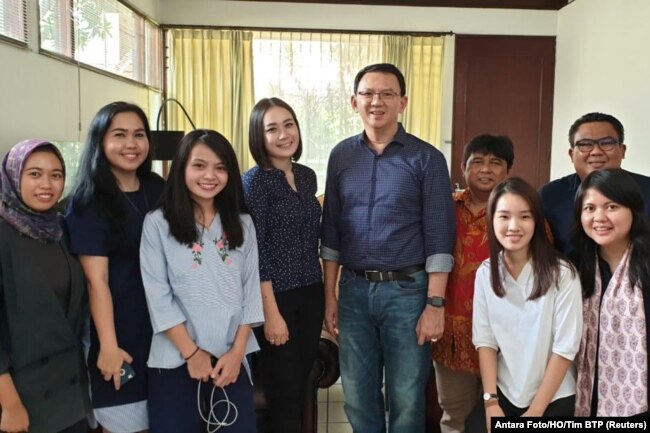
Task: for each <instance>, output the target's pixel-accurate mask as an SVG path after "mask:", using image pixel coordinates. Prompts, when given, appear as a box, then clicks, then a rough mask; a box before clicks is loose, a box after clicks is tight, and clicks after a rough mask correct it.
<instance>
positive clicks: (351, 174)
mask: <svg viewBox="0 0 650 433" xmlns="http://www.w3.org/2000/svg"><path fill="white" fill-rule="evenodd" d="M405 92H406V85H405V82H404V76H403V75H402V73H401V72H400V71H399V69H397V68H396V67H395V66H394V65H391V64H385V63H382V64H376V65H370V66H367V67H365V68H363V69H362V70H361V71H360V72H359V73H358V74H357V76H356V78H355V81H354V95H353V96H352V99H351V102H352V108H353V109H354V110H355V111H356V112H357V113H359V115H360V117H361V120H362V121H363V125H364V132H363V133H361V134H359V135H357V136H353V137H350V138H348V139H346V140H343V141H342V142H341V143H339V144H338V145H337V146H336V147H335V148H334V149H333V150H332V153H331V155H330V159H329V164H328V169H327V182H326V188H325V203H324V209H323V228H322V233H323V235H322V246H321V257H322V258H323V261H324V274H325V324H326V326H327V328H328V330H329V331H330V332H337V330H338V332H340V335H339V343H340V360H341V376H342V380H343V392H344V394H345V411H346V414H347V416H348V419H349V421H350V424H351V425H352V429H353V430H354V431H356V432H364V433H375V432H376V433H381V432H385V431H386V425H385V408H384V404H383V402H384V400H383V398H382V392H381V388H382V376H383V374H385V377H386V390H387V394H388V400H389V401H390V410H389V412H390V417H389V430H390V431H391V432H395V433H401V432H404V433H409V432H423V431H424V428H425V425H424V424H425V423H424V419H425V416H424V414H425V393H424V389H425V385H426V382H427V378H428V373H429V366H430V361H429V341H437V339H438V338H440V337H441V336H442V333H443V328H444V296H445V287H446V284H447V276H448V273H449V271H451V269H452V266H453V256H452V253H453V249H454V244H455V241H456V228H455V216H454V208H453V203H452V200H451V184H450V181H449V172H448V169H447V164H446V162H445V159H444V157H443V155H442V154H441V153H440V152H439V151H438V150H437V149H436V148H434V147H433V146H431V145H430V144H428V143H425V142H424V141H422V140H420V139H418V138H417V137H415V136H413V135H410V134H408V133H406V131H405V130H404V128H403V127H402V125H401V124H400V123H398V116H399V114H401V113H402V112H403V111H404V109H405V108H406V104H407V101H408V100H407V97H406V96H405ZM340 266H342V267H343V268H342V269H343V270H342V272H341V276H340V281H339V299H338V301H337V297H336V294H335V287H336V280H337V277H338V274H339V269H340Z"/></svg>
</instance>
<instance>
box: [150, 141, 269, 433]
mask: <svg viewBox="0 0 650 433" xmlns="http://www.w3.org/2000/svg"><path fill="white" fill-rule="evenodd" d="M243 200H244V199H243V193H242V185H241V178H240V175H239V166H238V164H237V159H236V157H235V153H234V151H233V149H232V146H231V145H230V143H229V142H228V141H227V140H226V139H225V138H224V137H223V136H222V135H221V134H219V133H218V132H216V131H211V130H204V129H201V130H195V131H192V132H190V133H189V134H187V135H186V136H185V137H184V138H183V140H182V141H181V143H180V147H179V150H178V153H177V155H176V157H175V158H174V160H173V162H172V166H171V170H170V173H169V179H168V184H167V187H166V189H165V191H164V193H163V204H162V206H161V207H160V208H159V209H157V210H156V211H154V212H152V213H150V214H149V215H147V217H146V219H145V222H144V228H143V233H142V242H141V247H140V260H141V266H142V279H143V282H144V287H145V293H146V295H147V304H148V306H149V312H150V316H151V324H152V326H153V332H154V336H153V340H152V343H151V352H150V356H149V361H148V365H149V368H150V370H149V383H150V399H149V414H150V428H151V433H166V432H169V433H177V432H181V431H193V432H195V431H199V429H202V428H205V423H206V422H209V423H210V424H211V426H212V428H214V426H215V425H221V429H223V430H224V431H226V432H241V433H254V432H255V431H256V426H255V409H254V406H253V389H252V385H251V381H250V368H249V366H248V363H247V360H246V355H247V354H249V353H251V352H254V351H256V350H258V349H259V346H258V345H257V341H256V340H255V337H254V335H253V334H252V332H251V328H252V327H254V326H257V325H260V324H261V323H262V322H263V321H264V316H263V312H262V301H261V294H260V286H259V284H260V281H259V271H258V256H257V242H256V237H255V228H254V226H253V222H252V220H251V218H250V216H248V215H246V214H245V213H244V201H243ZM242 367H243V368H242ZM207 381H211V382H212V384H211V385H214V387H218V388H220V389H221V390H214V391H216V392H215V396H214V397H215V398H214V399H213V396H212V393H213V386H205V385H204V386H201V382H207ZM197 387H198V388H199V389H198V390H197ZM222 392H223V394H222ZM197 393H199V395H200V398H199V406H200V407H197ZM225 396H227V397H225ZM222 398H227V399H228V400H229V401H230V402H231V403H232V404H234V406H236V410H235V409H234V408H233V407H232V405H230V404H218V405H216V406H215V403H216V400H217V399H222ZM211 408H212V409H211ZM208 420H209V421H208Z"/></svg>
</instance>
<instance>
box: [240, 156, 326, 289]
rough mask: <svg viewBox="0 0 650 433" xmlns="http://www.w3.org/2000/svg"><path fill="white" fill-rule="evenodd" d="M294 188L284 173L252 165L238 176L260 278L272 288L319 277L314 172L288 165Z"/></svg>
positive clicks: (293, 286)
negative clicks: (253, 233) (252, 231)
mask: <svg viewBox="0 0 650 433" xmlns="http://www.w3.org/2000/svg"><path fill="white" fill-rule="evenodd" d="M293 176H294V179H295V182H296V189H297V191H294V190H293V189H292V188H291V187H290V186H289V183H288V182H287V179H286V177H285V176H284V173H283V172H282V171H280V170H278V169H275V168H271V169H268V170H262V169H261V168H259V167H253V168H252V169H250V170H249V171H247V172H246V173H244V175H243V177H242V181H243V183H244V197H245V199H246V205H247V206H248V209H249V210H250V213H251V216H252V217H253V222H254V223H255V231H256V232H257V244H258V247H259V255H260V281H271V283H272V284H273V291H274V292H281V291H286V290H291V289H296V288H298V287H304V286H309V285H311V284H314V283H317V282H320V281H322V279H323V276H322V271H321V266H320V262H319V260H318V235H319V232H320V217H321V208H320V204H319V203H318V199H316V174H315V173H314V171H313V170H312V169H310V168H308V167H305V166H304V165H300V164H296V163H294V164H293Z"/></svg>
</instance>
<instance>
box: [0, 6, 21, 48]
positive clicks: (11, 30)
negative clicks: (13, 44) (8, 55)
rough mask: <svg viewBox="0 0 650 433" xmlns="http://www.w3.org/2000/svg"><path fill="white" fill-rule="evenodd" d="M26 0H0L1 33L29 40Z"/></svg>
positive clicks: (13, 37)
mask: <svg viewBox="0 0 650 433" xmlns="http://www.w3.org/2000/svg"><path fill="white" fill-rule="evenodd" d="M26 13H27V3H26V0H0V35H2V36H6V37H8V38H12V39H16V40H17V41H20V42H27V27H26V19H25V18H26Z"/></svg>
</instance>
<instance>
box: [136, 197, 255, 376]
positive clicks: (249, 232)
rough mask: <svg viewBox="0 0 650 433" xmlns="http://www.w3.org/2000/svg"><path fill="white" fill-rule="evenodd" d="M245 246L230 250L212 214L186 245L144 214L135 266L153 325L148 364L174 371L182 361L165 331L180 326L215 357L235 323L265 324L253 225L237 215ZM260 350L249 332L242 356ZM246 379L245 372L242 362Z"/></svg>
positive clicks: (157, 215) (160, 220) (154, 216)
mask: <svg viewBox="0 0 650 433" xmlns="http://www.w3.org/2000/svg"><path fill="white" fill-rule="evenodd" d="M241 220H242V225H243V229H244V243H243V244H242V245H241V246H240V247H238V248H235V249H234V250H231V249H229V245H228V239H227V237H226V236H225V233H224V232H223V228H222V226H221V219H220V218H219V215H218V214H217V217H215V218H214V221H213V222H212V224H211V225H210V227H208V228H207V229H204V230H202V231H201V232H200V233H201V236H200V239H198V241H197V242H196V243H194V244H193V245H192V246H191V247H189V246H187V245H182V244H180V243H179V242H178V241H176V239H174V237H173V236H172V235H171V234H170V232H169V224H168V223H167V220H166V219H165V218H164V216H163V214H162V211H161V210H160V209H158V210H156V211H154V212H151V213H149V214H148V215H147V217H146V218H145V221H144V226H143V229H142V241H141V243H140V263H141V268H142V281H143V282H144V288H145V294H146V296H147V306H148V307H149V314H150V315H151V324H152V326H153V332H154V335H153V339H152V342H151V351H150V353H149V361H148V363H147V364H148V365H149V367H152V368H176V367H179V366H181V365H183V364H184V363H185V361H184V360H183V356H182V355H181V353H180V352H179V351H178V349H177V348H176V346H174V344H173V343H172V342H171V341H170V340H169V339H168V338H167V336H166V335H165V331H166V330H168V329H170V328H172V327H174V326H176V325H178V324H180V323H185V326H186V327H187V330H188V332H189V334H190V336H191V337H192V338H193V339H194V341H195V342H196V344H197V345H199V346H200V347H201V348H202V349H203V350H206V351H207V352H210V353H211V354H213V355H214V356H216V357H220V356H221V355H223V354H224V353H225V352H227V351H228V350H229V349H230V348H231V347H232V344H233V342H234V339H235V334H236V332H237V328H238V327H239V326H240V325H244V324H250V325H251V326H258V325H260V324H262V323H263V322H264V314H263V308H262V297H261V291H260V279H259V268H258V266H259V265H258V252H257V240H256V237H255V227H254V226H253V222H252V220H251V218H250V216H248V215H244V214H242V215H241ZM257 350H259V346H258V344H257V341H256V340H255V336H254V335H253V333H251V335H250V337H249V340H248V345H247V348H246V353H251V352H254V351H257ZM243 362H244V365H245V366H246V369H247V371H248V372H249V375H250V368H248V365H247V363H246V358H244V360H243Z"/></svg>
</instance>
